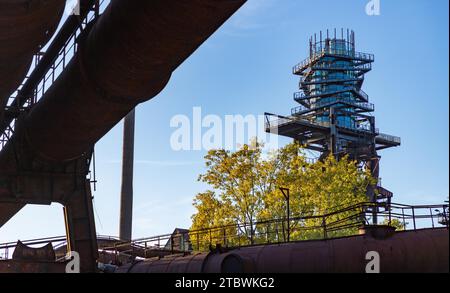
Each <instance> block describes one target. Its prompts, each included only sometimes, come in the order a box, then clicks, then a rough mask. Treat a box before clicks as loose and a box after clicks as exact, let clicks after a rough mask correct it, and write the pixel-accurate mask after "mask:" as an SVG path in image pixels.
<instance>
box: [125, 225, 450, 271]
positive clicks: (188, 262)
mask: <svg viewBox="0 0 450 293" xmlns="http://www.w3.org/2000/svg"><path fill="white" fill-rule="evenodd" d="M448 241H449V233H448V229H447V228H443V229H426V230H418V231H408V232H399V233H396V234H395V235H394V236H392V237H391V238H388V239H385V240H380V239H374V238H372V237H370V236H355V237H348V238H342V239H334V240H327V241H304V242H297V243H286V244H278V245H277V244H273V245H262V246H255V247H245V248H241V249H236V250H233V251H230V252H228V253H222V254H221V253H211V254H196V255H192V256H188V257H180V256H178V257H167V258H162V259H157V258H155V259H152V260H148V261H143V262H138V263H135V264H133V265H127V266H123V267H120V268H119V269H118V270H117V273H365V272H366V266H367V264H368V263H369V260H367V259H366V256H367V253H368V252H372V251H375V252H377V253H378V254H379V256H380V270H381V273H448V272H449V242H448Z"/></svg>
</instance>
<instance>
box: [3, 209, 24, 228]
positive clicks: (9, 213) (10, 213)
mask: <svg viewBox="0 0 450 293" xmlns="http://www.w3.org/2000/svg"><path fill="white" fill-rule="evenodd" d="M24 206H25V205H24V204H20V203H18V204H15V203H0V228H1V227H2V226H3V225H5V224H6V223H7V222H8V221H9V220H10V219H11V218H12V217H14V215H16V214H17V213H18V212H19V211H20V210H21V209H22V208H23V207H24Z"/></svg>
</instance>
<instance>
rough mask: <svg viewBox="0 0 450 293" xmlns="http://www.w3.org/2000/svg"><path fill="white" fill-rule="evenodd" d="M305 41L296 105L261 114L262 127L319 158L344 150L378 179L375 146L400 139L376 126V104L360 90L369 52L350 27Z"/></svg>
mask: <svg viewBox="0 0 450 293" xmlns="http://www.w3.org/2000/svg"><path fill="white" fill-rule="evenodd" d="M309 44H310V54H309V57H308V58H307V59H306V60H304V61H303V62H301V63H300V64H298V65H296V66H295V67H294V69H293V73H294V74H295V75H298V76H300V85H299V88H300V90H301V91H300V92H297V93H295V94H294V100H295V101H296V102H297V103H298V104H300V106H298V107H295V108H293V109H292V111H291V115H290V116H289V117H285V116H279V115H274V114H270V113H266V121H267V127H266V130H267V131H268V132H270V133H276V134H279V135H281V136H286V137H290V138H293V139H294V140H296V141H298V142H299V143H301V144H303V145H304V146H305V147H306V148H307V149H309V150H313V151H317V152H319V153H320V154H321V159H323V158H325V157H327V156H328V155H330V154H333V155H334V156H336V158H340V157H342V156H345V155H348V156H349V157H350V158H351V159H353V160H356V161H358V162H360V163H361V164H362V165H364V166H366V167H367V168H369V169H370V170H371V172H372V175H373V176H374V177H375V178H377V179H378V178H379V167H378V165H379V160H380V157H379V156H378V153H377V151H379V150H382V149H386V148H391V147H396V146H400V144H401V139H400V138H399V137H395V136H392V135H387V134H382V133H380V131H379V130H378V129H377V128H376V125H375V117H374V116H373V115H372V113H373V112H374V111H375V106H374V104H372V103H370V102H369V96H368V95H367V94H366V93H365V92H364V91H363V90H362V86H363V83H364V77H365V74H366V73H368V72H369V71H371V70H372V63H373V62H374V61H375V57H374V55H372V54H367V53H360V52H357V51H356V47H355V33H354V32H353V31H349V30H347V31H346V34H345V32H344V30H343V29H342V30H341V32H340V37H338V33H337V32H336V30H334V34H333V35H331V34H330V32H329V31H327V32H326V35H325V34H323V33H322V32H320V34H319V35H317V34H316V35H314V36H313V37H311V38H310V41H309ZM379 185H380V184H379ZM369 196H370V198H371V199H372V200H373V201H376V200H381V199H389V200H390V198H391V197H392V193H391V192H389V191H387V190H385V189H383V188H381V186H378V188H377V190H376V191H375V189H374V188H372V191H369Z"/></svg>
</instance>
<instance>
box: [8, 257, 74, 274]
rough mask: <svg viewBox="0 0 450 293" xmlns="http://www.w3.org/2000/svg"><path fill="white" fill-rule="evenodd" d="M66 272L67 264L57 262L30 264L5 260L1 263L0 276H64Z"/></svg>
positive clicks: (28, 262)
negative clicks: (25, 274)
mask: <svg viewBox="0 0 450 293" xmlns="http://www.w3.org/2000/svg"><path fill="white" fill-rule="evenodd" d="M65 271H66V263H55V262H30V261H16V260H4V261H0V274H8V273H9V274H19V273H27V274H30V273H35V274H47V273H48V274H63V273H65Z"/></svg>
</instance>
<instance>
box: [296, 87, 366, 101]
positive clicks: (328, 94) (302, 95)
mask: <svg viewBox="0 0 450 293" xmlns="http://www.w3.org/2000/svg"><path fill="white" fill-rule="evenodd" d="M347 92H353V93H354V94H356V95H358V96H359V97H361V100H363V101H365V102H367V103H368V102H369V95H368V94H366V93H365V92H364V91H363V90H361V89H357V88H356V87H353V86H350V87H343V88H342V89H340V90H335V91H329V92H319V93H315V94H312V95H309V94H305V93H304V92H296V93H294V100H295V101H296V102H297V103H303V102H304V101H305V100H311V99H320V98H325V97H332V96H335V95H340V94H343V93H347Z"/></svg>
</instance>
